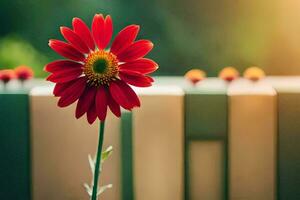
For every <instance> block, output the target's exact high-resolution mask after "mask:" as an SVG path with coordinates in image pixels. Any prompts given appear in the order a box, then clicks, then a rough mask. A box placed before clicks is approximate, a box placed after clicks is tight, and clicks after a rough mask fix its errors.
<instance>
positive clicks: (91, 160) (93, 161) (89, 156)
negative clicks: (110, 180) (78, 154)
mask: <svg viewBox="0 0 300 200" xmlns="http://www.w3.org/2000/svg"><path fill="white" fill-rule="evenodd" d="M88 159H89V164H90V169H91V171H92V174H94V171H95V160H94V159H93V158H92V156H91V155H90V154H89V155H88Z"/></svg>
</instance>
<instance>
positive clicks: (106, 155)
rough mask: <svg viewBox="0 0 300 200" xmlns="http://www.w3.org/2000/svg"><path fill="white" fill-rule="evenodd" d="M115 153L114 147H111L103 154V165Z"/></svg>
mask: <svg viewBox="0 0 300 200" xmlns="http://www.w3.org/2000/svg"><path fill="white" fill-rule="evenodd" d="M112 151H113V147H112V146H109V147H108V148H107V149H106V150H105V151H104V152H103V153H102V156H101V162H102V163H103V162H104V161H105V160H106V159H107V158H108V157H109V156H110V155H111V154H112Z"/></svg>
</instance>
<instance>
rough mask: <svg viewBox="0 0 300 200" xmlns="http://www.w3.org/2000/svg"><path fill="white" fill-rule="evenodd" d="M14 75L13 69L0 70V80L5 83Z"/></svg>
mask: <svg viewBox="0 0 300 200" xmlns="http://www.w3.org/2000/svg"><path fill="white" fill-rule="evenodd" d="M15 77H16V75H15V72H14V70H12V69H3V70H0V80H1V81H2V82H3V83H4V84H6V83H8V82H9V81H10V80H12V79H14V78H15Z"/></svg>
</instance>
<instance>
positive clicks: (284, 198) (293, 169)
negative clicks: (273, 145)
mask: <svg viewBox="0 0 300 200" xmlns="http://www.w3.org/2000/svg"><path fill="white" fill-rule="evenodd" d="M278 113H279V114H278V188H277V190H278V199H279V200H296V199H300V189H299V186H300V146H299V144H300V123H299V120H300V88H299V90H298V91H288V90H278Z"/></svg>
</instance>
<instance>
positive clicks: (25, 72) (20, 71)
mask: <svg viewBox="0 0 300 200" xmlns="http://www.w3.org/2000/svg"><path fill="white" fill-rule="evenodd" d="M15 74H16V78H17V79H19V80H20V81H25V80H29V79H31V78H32V77H33V74H34V73H33V70H32V69H31V68H30V67H28V66H25V65H20V66H18V67H16V68H15Z"/></svg>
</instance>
